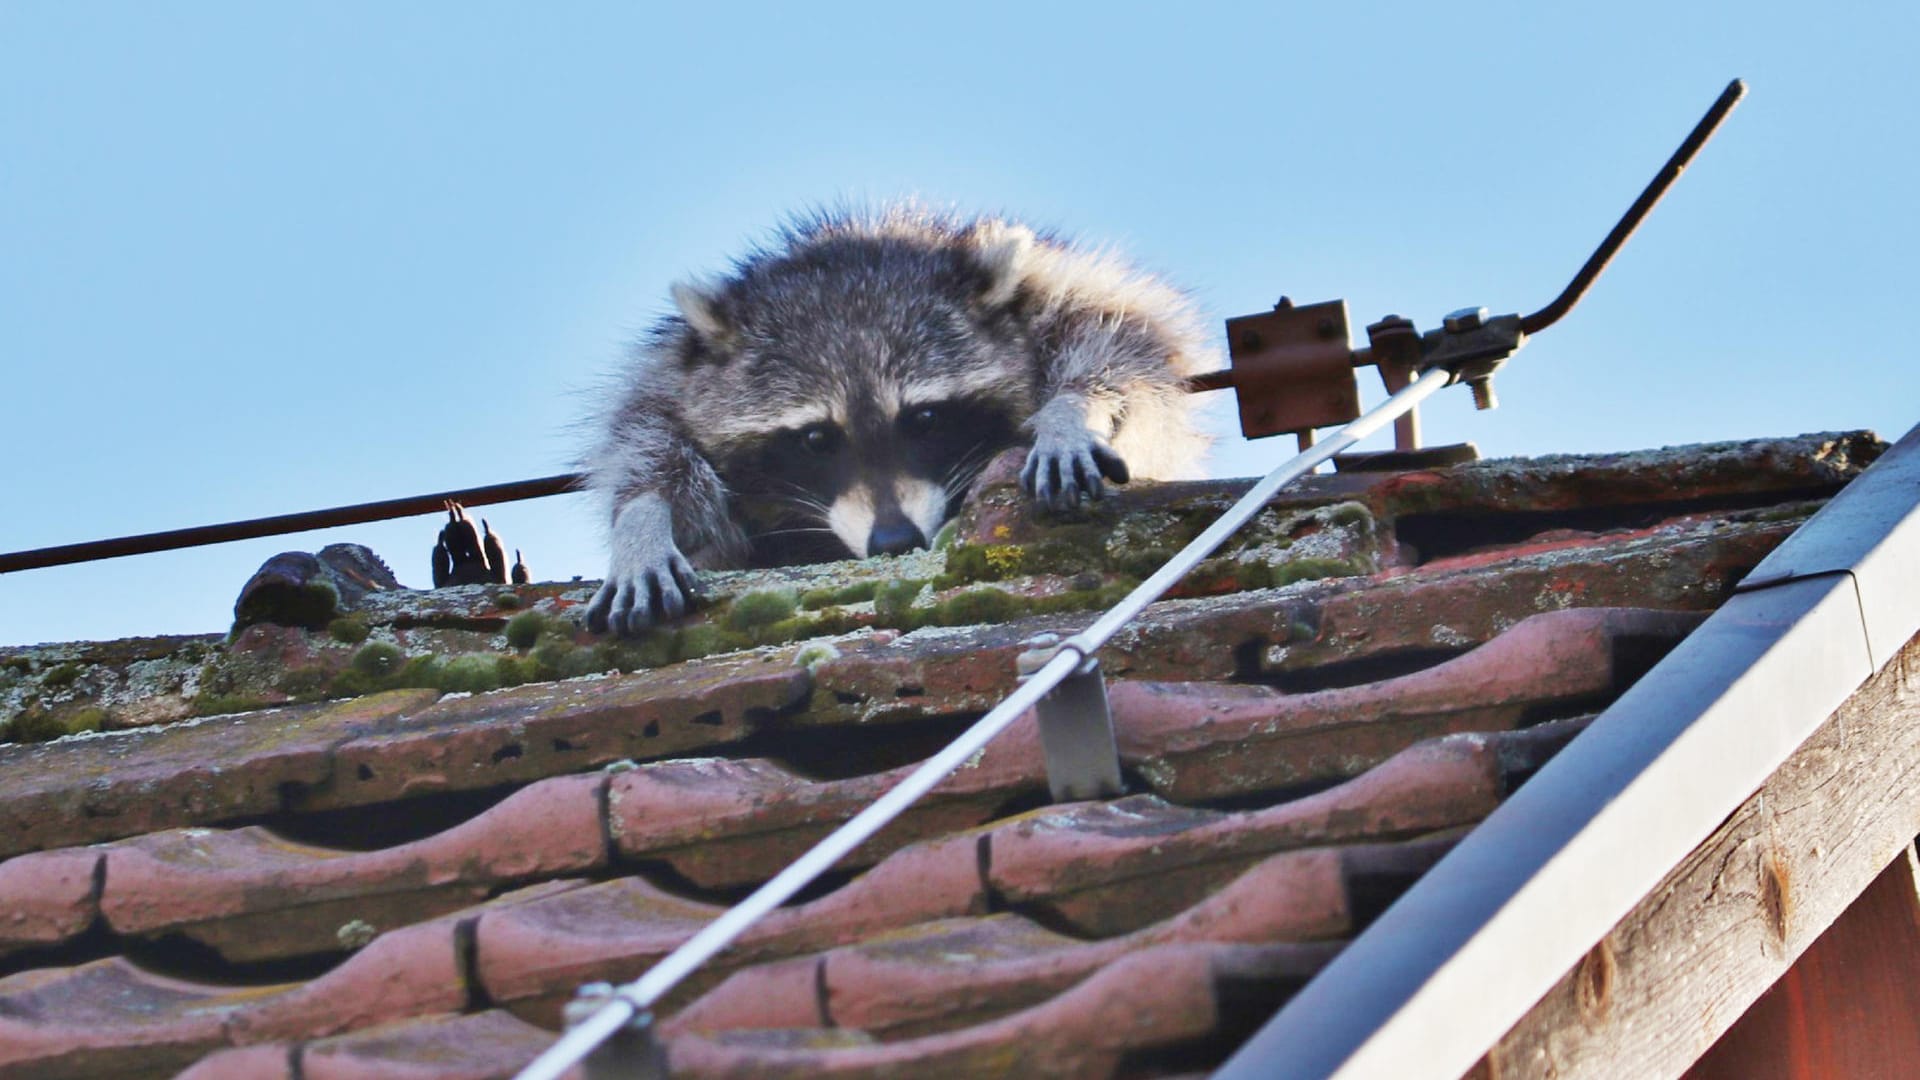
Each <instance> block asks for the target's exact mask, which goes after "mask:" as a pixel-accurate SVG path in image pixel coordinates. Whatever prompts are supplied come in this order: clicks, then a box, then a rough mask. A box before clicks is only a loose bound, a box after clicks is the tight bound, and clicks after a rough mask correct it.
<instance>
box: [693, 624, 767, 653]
mask: <svg viewBox="0 0 1920 1080" xmlns="http://www.w3.org/2000/svg"><path fill="white" fill-rule="evenodd" d="M752 644H753V640H752V639H751V638H749V637H747V636H746V635H744V634H735V633H730V632H728V631H726V630H722V629H721V628H720V627H718V626H715V625H714V624H712V623H705V622H703V623H694V624H693V625H692V626H687V627H683V628H682V629H681V630H680V631H679V642H678V643H677V645H676V647H675V649H674V655H676V656H678V657H679V658H680V659H682V660H697V659H699V658H700V657H702V656H712V655H713V654H715V653H723V652H733V651H735V650H736V649H745V648H748V647H749V646H751V645H752Z"/></svg>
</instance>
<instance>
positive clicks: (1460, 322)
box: [1443, 307, 1487, 334]
mask: <svg viewBox="0 0 1920 1080" xmlns="http://www.w3.org/2000/svg"><path fill="white" fill-rule="evenodd" d="M1486 318H1487V309H1486V308H1483V307H1463V308H1461V309H1460V310H1459V311H1453V312H1449V313H1448V314H1447V317H1446V320H1445V322H1444V324H1443V325H1445V326H1446V328H1447V333H1449V334H1464V333H1466V332H1467V331H1469V330H1478V329H1480V324H1481V323H1483V322H1485V321H1486Z"/></svg>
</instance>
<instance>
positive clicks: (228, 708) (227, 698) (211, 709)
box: [191, 694, 274, 716]
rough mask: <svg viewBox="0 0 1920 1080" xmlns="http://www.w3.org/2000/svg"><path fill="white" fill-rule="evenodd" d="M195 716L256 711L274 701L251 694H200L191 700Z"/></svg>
mask: <svg viewBox="0 0 1920 1080" xmlns="http://www.w3.org/2000/svg"><path fill="white" fill-rule="evenodd" d="M191 705H192V707H193V715H195V716H225V715H227V714H228V713H243V712H258V711H259V710H261V709H267V708H271V707H272V706H273V705H274V702H271V701H268V700H267V699H265V698H262V697H256V696H254V695H251V694H201V695H199V696H198V697H195V698H194V699H193V701H192V702H191Z"/></svg>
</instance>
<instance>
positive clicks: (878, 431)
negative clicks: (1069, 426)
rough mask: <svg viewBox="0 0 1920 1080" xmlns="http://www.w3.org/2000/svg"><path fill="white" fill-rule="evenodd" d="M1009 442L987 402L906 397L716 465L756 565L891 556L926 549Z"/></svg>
mask: <svg viewBox="0 0 1920 1080" xmlns="http://www.w3.org/2000/svg"><path fill="white" fill-rule="evenodd" d="M1016 434H1017V427H1016V424H1015V422H1014V419H1013V417H1012V415H1011V414H1009V413H1008V412H1007V411H1006V410H1005V409H1004V408H1003V407H1000V406H999V405H997V404H995V403H992V402H989V401H981V400H969V399H968V398H965V397H939V396H929V395H909V396H906V397H905V399H904V400H900V401H896V402H891V403H889V402H885V401H869V402H865V403H863V405H862V407H857V408H853V409H850V410H848V413H847V415H845V416H844V417H823V418H821V419H818V420H814V421H812V422H809V423H806V424H803V425H800V426H793V427H785V428H782V429H780V430H778V431H777V432H775V433H773V434H772V435H771V436H769V437H767V438H765V439H764V440H757V441H756V443H755V445H752V446H750V447H743V448H742V449H741V450H739V451H736V452H735V453H733V454H731V455H729V456H728V457H727V458H725V459H724V460H723V461H722V462H721V463H720V465H719V468H720V471H721V474H722V476H724V477H725V478H726V480H727V484H728V488H729V489H730V490H731V491H733V492H734V493H735V497H736V499H737V500H738V502H739V506H738V508H737V509H738V511H739V513H740V516H741V517H742V518H743V519H744V521H745V524H746V525H747V527H748V534H749V536H750V537H752V539H753V542H754V549H755V550H754V561H755V562H757V563H789V562H799V561H808V560H814V559H823V558H845V557H846V556H847V555H848V554H849V553H851V554H853V555H856V556H865V555H898V554H904V553H905V552H908V551H913V550H915V549H917V548H923V547H926V546H927V544H928V543H929V542H930V541H931V540H932V538H933V535H934V533H936V532H938V531H939V529H940V526H941V525H942V524H944V523H945V522H946V520H947V519H948V518H949V517H950V516H952V514H953V513H954V512H955V510H956V509H957V508H958V506H959V502H960V499H961V497H962V496H963V495H964V494H965V493H966V488H967V485H968V484H969V483H970V482H971V481H972V480H973V477H974V475H975V474H976V473H978V472H979V470H980V468H981V467H982V466H983V465H985V464H986V462H987V461H988V460H989V459H991V458H992V456H993V455H994V454H995V453H997V452H999V451H1000V450H1002V449H1004V448H1005V447H1007V446H1010V445H1012V444H1013V442H1014V440H1015V438H1016Z"/></svg>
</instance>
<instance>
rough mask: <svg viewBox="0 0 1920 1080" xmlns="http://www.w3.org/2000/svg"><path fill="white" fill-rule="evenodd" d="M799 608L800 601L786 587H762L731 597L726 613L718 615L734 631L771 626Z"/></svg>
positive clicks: (790, 615) (748, 630) (792, 614)
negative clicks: (731, 601) (731, 600)
mask: <svg viewBox="0 0 1920 1080" xmlns="http://www.w3.org/2000/svg"><path fill="white" fill-rule="evenodd" d="M798 610H800V601H799V598H798V597H797V596H795V595H794V594H793V592H792V591H790V590H787V589H764V590H760V591H757V592H748V593H741V594H740V595H739V596H736V597H734V598H733V603H732V604H730V605H728V607H727V610H726V613H725V614H724V615H722V616H721V617H720V623H721V625H722V626H725V627H726V628H727V629H729V630H732V631H734V632H736V633H746V632H751V631H752V630H754V629H756V628H758V627H763V626H771V625H772V624H774V623H777V622H779V621H781V620H782V619H791V618H793V616H794V613H795V612H797V611H798Z"/></svg>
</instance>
